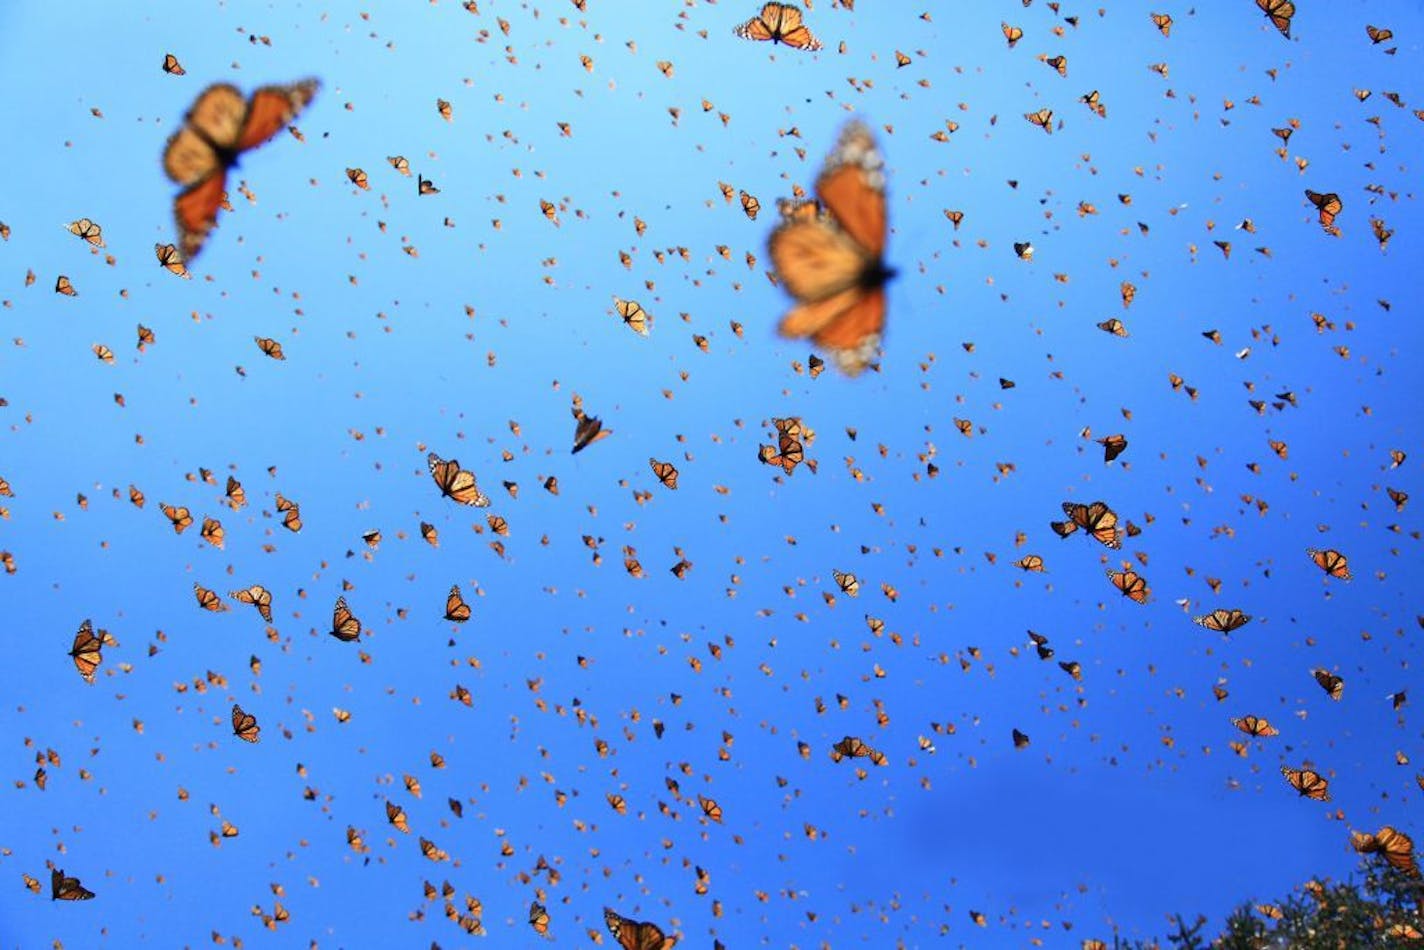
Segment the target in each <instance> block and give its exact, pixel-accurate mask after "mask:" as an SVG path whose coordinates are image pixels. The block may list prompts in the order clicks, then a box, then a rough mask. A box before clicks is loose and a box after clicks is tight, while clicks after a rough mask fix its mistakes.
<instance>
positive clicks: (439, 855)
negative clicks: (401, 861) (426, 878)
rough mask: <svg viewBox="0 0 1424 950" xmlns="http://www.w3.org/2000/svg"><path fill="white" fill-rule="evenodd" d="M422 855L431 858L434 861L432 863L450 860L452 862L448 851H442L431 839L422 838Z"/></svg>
mask: <svg viewBox="0 0 1424 950" xmlns="http://www.w3.org/2000/svg"><path fill="white" fill-rule="evenodd" d="M420 853H421V854H423V855H425V856H426V857H427V858H429V859H430V860H432V861H448V860H450V855H449V853H448V852H446V851H442V850H440V848H438V847H436V845H435V842H434V841H431V840H430V839H429V838H421V839H420Z"/></svg>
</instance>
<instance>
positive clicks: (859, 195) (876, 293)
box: [767, 122, 894, 376]
mask: <svg viewBox="0 0 1424 950" xmlns="http://www.w3.org/2000/svg"><path fill="white" fill-rule="evenodd" d="M884 164H885V162H884V159H882V158H881V156H880V152H879V151H878V150H877V149H876V147H875V140H874V139H873V138H872V137H871V134H870V130H869V129H868V128H867V127H866V126H865V125H863V124H861V123H859V122H851V123H849V124H848V125H847V126H846V127H845V129H844V130H842V132H841V136H840V140H839V141H838V142H837V144H836V147H835V150H834V151H833V152H832V153H831V155H830V157H829V158H828V159H827V160H826V165H825V168H824V169H822V171H821V175H820V177H819V178H818V179H817V180H816V195H817V197H818V199H819V200H820V203H821V205H822V206H824V211H823V212H821V211H819V210H818V211H817V212H816V213H811V214H804V215H803V214H793V215H792V216H790V217H784V218H783V220H782V222H781V224H780V225H778V227H777V228H776V230H775V231H773V232H772V234H771V237H770V238H769V239H768V241H767V251H768V253H770V254H771V260H772V265H773V267H774V269H775V272H776V275H777V278H778V279H779V280H780V281H781V283H782V284H784V285H785V287H786V289H787V291H788V292H789V293H790V294H791V296H792V297H793V298H794V299H795V302H796V306H795V307H793V308H792V309H791V311H790V312H788V313H787V314H786V316H785V317H783V318H782V321H781V326H780V327H779V332H780V333H781V335H782V336H784V337H810V338H811V340H812V341H813V342H815V343H816V345H817V346H819V347H820V348H821V349H823V350H826V351H828V352H829V353H830V355H831V356H832V357H833V358H834V359H835V361H836V365H837V366H839V367H840V368H841V370H842V371H844V372H845V373H847V374H848V375H851V376H854V375H856V374H858V373H859V372H861V371H862V370H863V369H865V368H866V367H867V366H869V365H870V364H871V362H872V361H874V360H875V358H876V357H877V355H878V354H879V352H880V341H881V336H882V334H883V331H884V328H885V290H884V287H885V282H886V281H888V280H889V279H890V278H891V277H892V276H894V272H893V271H891V270H890V269H888V268H887V267H886V266H885V263H884V261H883V259H882V255H883V254H884V251H885V236H886V217H885V171H884ZM808 207H809V206H808ZM817 207H818V208H819V207H820V206H817Z"/></svg>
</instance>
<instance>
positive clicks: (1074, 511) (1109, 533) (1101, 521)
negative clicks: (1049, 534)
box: [1055, 501, 1122, 548]
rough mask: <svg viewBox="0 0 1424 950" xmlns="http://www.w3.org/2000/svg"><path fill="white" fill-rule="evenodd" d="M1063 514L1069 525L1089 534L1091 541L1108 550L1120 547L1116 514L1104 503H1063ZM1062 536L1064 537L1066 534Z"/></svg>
mask: <svg viewBox="0 0 1424 950" xmlns="http://www.w3.org/2000/svg"><path fill="white" fill-rule="evenodd" d="M1063 513H1064V514H1065V515H1067V516H1068V523H1069V524H1071V525H1073V527H1074V528H1082V529H1083V530H1084V531H1087V532H1090V533H1091V534H1092V536H1093V539H1094V540H1096V541H1097V542H1099V543H1100V544H1103V545H1106V546H1107V547H1110V548H1120V547H1122V541H1121V540H1119V538H1118V530H1117V513H1116V512H1114V511H1113V510H1112V509H1111V508H1109V507H1108V506H1107V504H1106V503H1105V502H1101V501H1095V502H1093V503H1092V504H1091V505H1080V504H1076V503H1074V502H1068V501H1065V502H1063ZM1055 530H1057V529H1055ZM1067 533H1068V534H1071V533H1072V532H1071V531H1069V532H1067ZM1064 536H1065V537H1066V534H1065V535H1064Z"/></svg>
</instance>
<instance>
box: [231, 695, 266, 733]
mask: <svg viewBox="0 0 1424 950" xmlns="http://www.w3.org/2000/svg"><path fill="white" fill-rule="evenodd" d="M261 731H262V727H261V726H259V725H257V717H256V716H253V715H251V714H249V713H245V712H243V711H242V707H241V706H239V705H238V704H237V703H233V704H232V734H233V735H235V736H237V737H238V738H239V739H241V740H242V741H243V742H256V741H257V734H258V733H260V732H261Z"/></svg>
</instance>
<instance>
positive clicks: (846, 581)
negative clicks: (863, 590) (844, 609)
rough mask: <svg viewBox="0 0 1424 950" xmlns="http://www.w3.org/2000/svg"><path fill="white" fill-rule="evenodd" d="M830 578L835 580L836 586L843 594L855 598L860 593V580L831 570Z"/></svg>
mask: <svg viewBox="0 0 1424 950" xmlns="http://www.w3.org/2000/svg"><path fill="white" fill-rule="evenodd" d="M831 576H832V577H834V578H835V580H836V586H837V587H839V588H840V589H841V590H842V591H843V592H844V593H845V594H847V595H849V596H851V597H855V596H857V595H858V594H859V593H860V580H859V578H857V577H856V576H855V575H854V574H849V573H845V572H842V571H837V570H832V571H831Z"/></svg>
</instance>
